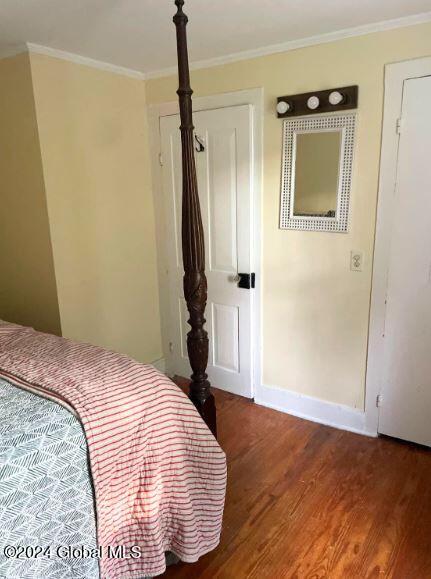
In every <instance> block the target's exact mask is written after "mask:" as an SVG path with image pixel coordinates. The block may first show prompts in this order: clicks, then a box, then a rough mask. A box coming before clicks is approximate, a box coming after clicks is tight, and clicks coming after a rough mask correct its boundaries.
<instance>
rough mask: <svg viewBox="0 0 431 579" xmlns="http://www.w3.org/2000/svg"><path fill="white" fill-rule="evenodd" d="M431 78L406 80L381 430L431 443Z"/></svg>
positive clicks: (411, 439) (393, 233) (395, 199)
mask: <svg viewBox="0 0 431 579" xmlns="http://www.w3.org/2000/svg"><path fill="white" fill-rule="evenodd" d="M430 100H431V76H427V77H422V78H413V79H408V80H406V81H405V82H404V88H403V99H402V111H401V119H402V121H401V134H400V141H399V149H398V166H397V182H396V187H395V192H394V201H393V203H394V214H393V223H392V234H391V245H390V257H389V263H388V282H387V294H386V302H387V306H386V317H385V330H384V355H383V359H382V369H383V372H382V397H383V398H382V406H381V408H380V420H379V432H381V433H382V434H388V435H390V436H395V437H397V438H402V439H405V440H410V441H413V442H418V443H420V444H424V445H427V446H431V423H430V409H431V258H430V254H431V165H430V162H429V151H430V150H431V112H430V109H429V107H428V106H427V105H428V103H429V102H430Z"/></svg>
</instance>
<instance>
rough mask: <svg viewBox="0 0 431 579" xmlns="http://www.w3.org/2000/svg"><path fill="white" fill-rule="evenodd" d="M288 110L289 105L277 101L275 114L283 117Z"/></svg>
mask: <svg viewBox="0 0 431 579" xmlns="http://www.w3.org/2000/svg"><path fill="white" fill-rule="evenodd" d="M288 110H290V104H289V103H287V102H286V101H279V102H278V103H277V113H278V114H279V115H284V114H285V113H287V111H288Z"/></svg>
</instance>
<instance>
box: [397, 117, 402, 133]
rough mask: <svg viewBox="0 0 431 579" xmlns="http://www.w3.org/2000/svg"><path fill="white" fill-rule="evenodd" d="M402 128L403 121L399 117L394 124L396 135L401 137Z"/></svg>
mask: <svg viewBox="0 0 431 579" xmlns="http://www.w3.org/2000/svg"><path fill="white" fill-rule="evenodd" d="M402 126H403V119H402V118H401V117H400V118H399V119H397V124H396V131H397V135H401V129H402Z"/></svg>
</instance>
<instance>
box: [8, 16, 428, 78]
mask: <svg viewBox="0 0 431 579" xmlns="http://www.w3.org/2000/svg"><path fill="white" fill-rule="evenodd" d="M426 22H431V12H422V13H421V14H414V15H412V16H405V17H403V18H395V19H392V20H384V21H383V22H375V23H373V24H364V25H362V26H356V27H353V28H344V29H343V30H337V31H335V32H328V33H326V34H319V35H316V36H309V37H307V38H300V39H298V40H290V41H288V42H282V43H280V44H272V45H270V46H263V47H261V48H256V49H253V50H245V51H241V52H235V53H232V54H228V55H225V56H217V57H215V58H209V59H206V60H197V61H195V62H191V64H190V69H191V70H199V69H202V68H212V67H215V66H222V65H224V64H229V63H232V62H238V61H241V60H250V59H253V58H259V57H262V56H268V55H270V54H277V53H280V52H289V51H291V50H297V49H298V48H307V47H309V46H315V45H317V44H327V43H329V42H335V41H337V40H343V39H345V38H353V37H355V36H364V35H366V34H372V33H375V32H384V31H386V30H394V29H396V28H405V27H407V26H414V25H415V24H424V23H426ZM23 52H28V53H30V54H31V53H34V54H44V55H46V56H51V57H53V58H59V59H61V60H67V61H69V62H74V63H76V64H83V65H84V66H90V67H92V68H97V69H99V70H105V71H107V72H113V73H115V74H120V75H123V76H129V77H131V78H136V79H139V80H150V79H156V78H161V77H166V76H172V75H175V74H177V67H176V66H171V67H168V68H163V69H160V70H155V71H151V72H147V73H144V72H141V71H139V70H133V69H130V68H126V67H123V66H118V65H116V64H111V63H109V62H104V61H101V60H95V59H94V58H89V57H87V56H82V55H80V54H75V53H72V52H66V51H64V50H58V49H56V48H51V47H49V46H43V45H41V44H34V43H32V42H27V43H25V44H18V45H15V46H7V47H4V48H3V49H0V60H1V59H4V58H9V57H12V56H16V55H18V54H21V53H23Z"/></svg>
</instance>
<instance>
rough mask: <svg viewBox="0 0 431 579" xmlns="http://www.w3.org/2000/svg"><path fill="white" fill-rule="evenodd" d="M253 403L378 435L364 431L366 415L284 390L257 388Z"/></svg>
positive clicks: (365, 429)
mask: <svg viewBox="0 0 431 579" xmlns="http://www.w3.org/2000/svg"><path fill="white" fill-rule="evenodd" d="M254 400H255V402H256V404H260V405H261V406H266V407H268V408H273V409H274V410H280V411H281V412H286V413H287V414H292V415H293V416H297V417H298V418H304V419H305V420H311V421H313V422H319V423H320V424H326V425H327V426H333V427H334V428H339V429H341V430H349V431H350V432H356V433H357V434H363V435H365V436H377V432H372V431H369V430H367V428H366V423H365V412H362V411H360V410H356V409H354V408H350V407H349V406H344V405H342V404H335V403H333V402H327V401H325V400H320V399H319V398H313V397H311V396H305V395H304V394H298V393H297V392H292V391H291V390H286V389H284V388H277V387H275V386H264V385H262V386H260V387H259V388H258V389H257V392H256V396H255V399H254Z"/></svg>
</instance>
